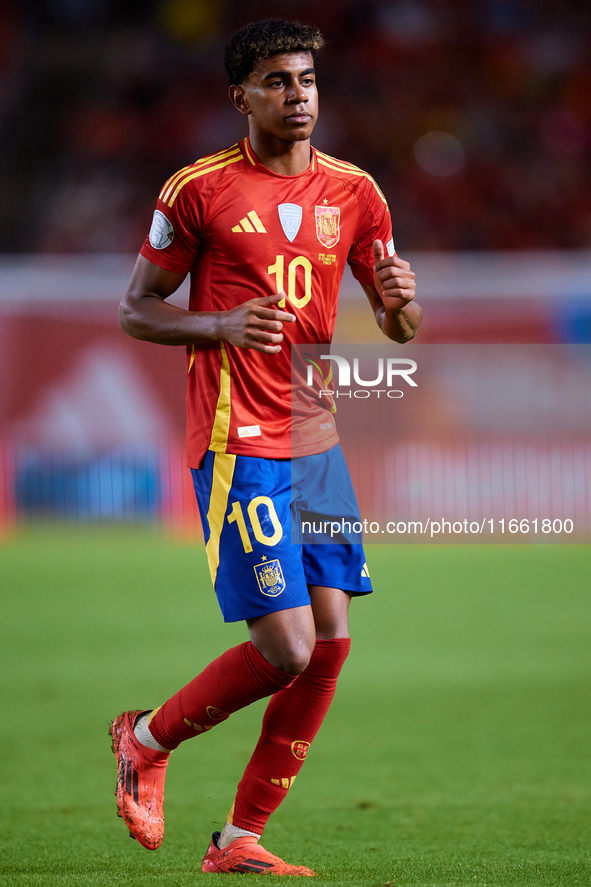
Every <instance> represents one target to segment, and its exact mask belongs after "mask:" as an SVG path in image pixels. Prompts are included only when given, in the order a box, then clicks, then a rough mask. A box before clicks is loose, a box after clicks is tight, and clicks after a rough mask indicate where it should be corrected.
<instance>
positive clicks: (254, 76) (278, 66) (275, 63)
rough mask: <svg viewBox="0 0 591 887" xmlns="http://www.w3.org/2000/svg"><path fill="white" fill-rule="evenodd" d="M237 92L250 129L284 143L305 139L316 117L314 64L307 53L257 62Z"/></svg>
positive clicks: (287, 54) (286, 55)
mask: <svg viewBox="0 0 591 887" xmlns="http://www.w3.org/2000/svg"><path fill="white" fill-rule="evenodd" d="M239 89H240V90H241V91H242V101H243V103H244V104H243V106H242V107H240V108H239V110H241V111H242V113H243V114H248V115H249V116H250V120H251V126H253V127H255V128H256V129H257V130H258V131H259V132H260V133H261V134H263V133H264V134H265V135H268V136H273V137H275V138H279V139H281V140H284V141H288V142H298V141H303V140H305V139H309V138H310V136H311V134H312V130H313V129H314V125H315V123H316V119H317V117H318V93H317V91H316V74H315V72H314V62H313V60H312V56H311V54H310V53H309V52H285V53H280V54H278V55H273V56H271V58H268V59H262V60H261V61H259V62H258V63H257V65H256V67H255V69H254V71H253V72H252V73H251V74H250V76H249V78H248V80H247V81H246V82H245V83H243V84H242V85H241V86H240V87H239Z"/></svg>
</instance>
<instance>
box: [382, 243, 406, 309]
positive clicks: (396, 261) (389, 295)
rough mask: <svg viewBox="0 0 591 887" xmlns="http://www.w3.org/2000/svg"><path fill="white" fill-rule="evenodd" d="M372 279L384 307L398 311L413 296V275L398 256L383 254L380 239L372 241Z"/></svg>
mask: <svg viewBox="0 0 591 887" xmlns="http://www.w3.org/2000/svg"><path fill="white" fill-rule="evenodd" d="M373 262H374V265H373V280H374V286H375V288H376V290H377V291H378V293H379V295H380V297H381V299H382V302H383V303H384V307H385V308H389V309H391V310H393V311H399V310H400V309H401V308H404V306H405V305H407V304H408V303H409V302H412V300H413V299H414V297H415V275H414V273H413V272H412V271H411V270H410V265H409V263H408V262H406V261H405V260H404V259H401V258H399V257H398V256H385V257H384V245H383V243H382V241H381V240H374V242H373Z"/></svg>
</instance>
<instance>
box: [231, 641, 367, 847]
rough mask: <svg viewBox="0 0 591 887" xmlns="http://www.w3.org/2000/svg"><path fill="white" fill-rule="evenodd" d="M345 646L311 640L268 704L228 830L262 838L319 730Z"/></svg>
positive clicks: (339, 668)
mask: <svg viewBox="0 0 591 887" xmlns="http://www.w3.org/2000/svg"><path fill="white" fill-rule="evenodd" d="M350 646H351V640H350V638H335V639H333V640H323V641H316V646H315V648H314V652H313V654H312V657H311V659H310V662H309V664H308V667H307V668H306V670H305V671H303V672H302V674H301V675H300V676H299V678H298V679H297V680H296V681H294V682H293V684H292V685H291V686H289V687H287V688H285V689H283V690H279V692H278V693H275V694H274V696H273V697H272V698H271V700H270V701H269V704H268V706H267V710H266V712H265V716H264V718H263V729H262V732H261V737H260V739H259V741H258V744H257V747H256V748H255V750H254V753H253V756H252V758H251V759H250V762H249V764H248V766H247V768H246V771H245V773H244V776H243V777H242V780H241V782H240V784H239V785H238V793H237V795H236V800H235V801H234V805H233V807H232V810H231V811H230V813H229V815H228V821H229V822H231V823H232V825H236V826H238V827H239V828H244V829H247V830H248V831H250V832H256V834H258V835H260V834H262V831H263V829H264V827H265V825H266V822H267V820H268V818H269V816H270V815H271V813H273V811H274V810H276V809H277V807H278V806H279V804H280V803H281V801H282V800H283V799H284V797H285V796H286V794H287V791H288V789H289V788H290V786H291V785H292V784H293V781H294V779H295V778H296V776H297V774H298V773H299V771H300V768H301V766H302V764H303V762H304V759H305V757H306V754H307V752H308V748H309V747H310V743H311V742H312V740H313V739H314V737H315V736H316V734H317V732H318V730H319V729H320V725H321V724H322V721H323V720H324V716H325V715H326V712H327V711H328V708H329V706H330V703H331V702H332V698H333V696H334V692H335V689H336V684H337V678H338V676H339V673H340V671H341V668H342V667H343V663H344V662H345V659H346V658H347V656H348V653H349V648H350Z"/></svg>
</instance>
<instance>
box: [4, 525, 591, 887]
mask: <svg viewBox="0 0 591 887" xmlns="http://www.w3.org/2000/svg"><path fill="white" fill-rule="evenodd" d="M368 561H369V565H370V571H371V573H372V578H373V580H374V585H375V586H376V588H377V593H376V594H374V595H372V596H371V597H370V598H368V599H365V600H360V601H354V602H353V605H352V611H351V625H352V634H353V639H354V641H353V649H352V654H351V656H350V658H349V661H348V662H347V664H346V666H345V668H344V670H343V674H342V678H341V682H340V685H339V689H338V692H337V697H336V699H335V702H334V704H333V707H332V709H331V711H330V712H329V715H328V717H327V720H326V722H325V724H324V726H323V729H322V730H321V732H320V734H319V736H318V738H317V740H316V742H315V743H314V745H313V746H312V749H311V751H310V753H309V756H308V760H307V762H306V765H305V767H304V768H303V769H302V772H301V774H300V776H299V778H298V780H297V781H296V783H295V785H294V787H293V788H292V790H291V791H290V793H289V796H288V798H287V800H286V801H285V803H284V805H283V806H282V807H281V808H280V810H279V811H278V812H277V813H276V814H275V815H274V817H273V818H272V819H271V821H270V823H269V825H268V827H267V829H266V831H265V835H264V844H265V845H266V846H267V847H268V848H269V849H270V850H272V851H273V852H275V853H278V854H279V855H281V856H283V857H284V858H285V859H287V860H288V861H291V862H294V863H301V864H306V865H309V866H311V867H312V868H314V869H316V870H317V872H318V878H317V879H316V883H317V884H319V885H322V884H325V883H326V884H329V883H330V884H331V885H351V887H363V885H367V887H390V885H395V887H404V885H409V887H410V885H448V884H449V885H452V884H453V885H530V884H541V885H569V887H570V885H575V884H580V885H584V884H586V885H589V884H591V857H590V847H591V841H590V838H591V834H590V829H589V825H590V806H591V805H590V802H591V780H590V776H591V772H590V771H591V765H590V756H589V735H590V731H591V711H590V695H589V690H590V678H591V655H590V650H591V644H590V640H589V638H590V627H591V626H590V622H591V606H590V600H589V598H590V593H591V582H590V581H589V576H590V575H591V548H589V547H587V546H565V547H562V546H552V545H547V546H510V547H500V546H488V547H476V546H408V547H407V546H400V547H395V546H392V547H390V546H378V547H375V548H373V549H370V550H369V551H368ZM0 587H1V589H2V618H1V620H0V634H1V638H0V658H1V660H2V671H1V675H2V678H1V696H2V699H1V707H0V721H1V736H2V754H1V757H0V767H1V769H2V775H1V790H2V804H1V806H0V817H1V820H2V821H1V826H0V834H1V839H0V863H1V867H0V884H1V885H5V884H10V885H23V887H33V885H50V887H55V885H87V884H93V885H137V887H150V885H158V887H188V885H191V887H194V885H195V884H197V883H203V884H206V883H208V884H211V885H214V887H215V885H216V884H218V883H219V884H220V885H221V884H222V883H227V879H228V876H221V875H203V874H202V873H201V871H200V859H201V856H202V855H203V852H204V851H205V849H206V847H207V844H208V842H209V838H210V834H211V832H212V831H213V830H214V829H215V828H219V827H220V826H221V825H222V823H223V822H224V820H225V815H226V813H227V810H228V808H229V806H230V803H231V801H232V798H233V795H234V790H235V786H236V784H237V782H238V780H239V779H240V776H241V773H242V770H243V767H244V765H245V764H246V762H247V760H248V757H249V754H250V751H251V750H252V748H253V746H254V743H255V740H256V737H257V735H258V726H259V724H260V718H261V714H262V711H263V703H259V704H258V705H256V706H253V707H252V708H250V709H248V710H245V711H243V712H239V713H237V714H236V715H233V716H232V718H230V720H229V721H227V722H225V723H223V724H221V725H220V726H219V727H217V728H216V729H215V730H213V731H211V732H210V733H208V734H207V735H205V736H203V737H200V738H196V739H195V740H193V741H192V742H189V743H186V744H185V745H183V746H182V747H181V748H180V749H179V750H178V751H176V752H175V753H174V755H173V758H172V760H171V764H170V768H169V776H168V783H167V811H166V812H167V821H166V834H165V840H164V844H163V846H162V848H161V849H160V850H158V851H156V852H154V853H150V852H148V851H146V850H144V849H142V848H141V847H140V846H139V845H138V844H137V843H135V842H132V841H131V840H130V839H129V837H128V836H127V831H126V829H125V827H124V825H123V823H122V822H121V821H120V820H119V819H117V817H116V816H115V798H114V795H113V791H114V785H115V768H114V758H113V755H112V754H111V751H110V747H109V738H108V736H107V728H108V724H109V721H110V720H111V719H112V717H113V716H114V715H115V714H117V713H118V712H119V711H121V710H122V709H124V708H135V707H138V708H148V707H152V706H155V705H157V704H159V703H161V702H162V701H163V700H164V699H165V698H166V697H167V696H168V695H170V694H171V693H172V692H174V691H175V690H176V689H178V687H179V686H181V685H182V684H183V683H185V682H187V681H188V680H189V679H190V678H192V677H193V675H194V674H196V673H197V672H198V671H199V670H201V668H202V667H204V666H205V665H206V664H207V663H208V661H210V659H212V658H213V657H214V656H216V655H217V654H218V653H220V652H221V651H222V650H223V649H225V648H226V647H228V646H231V645H232V644H235V643H239V642H240V641H242V640H244V639H245V631H244V628H243V627H242V626H241V625H234V626H224V625H223V623H222V621H221V617H220V616H219V614H218V610H217V605H216V603H215V599H214V596H213V593H212V591H211V589H210V583H209V578H208V574H207V567H206V563H205V556H204V553H203V550H202V549H201V548H199V547H196V548H192V547H188V546H181V545H176V544H175V543H174V542H172V541H170V540H167V539H165V538H163V537H161V536H160V535H159V534H158V533H157V532H155V531H151V530H147V529H146V530H142V529H130V528H123V529H120V530H115V529H94V530H93V529H75V528H74V529H69V528H61V529H60V528H55V527H54V528H52V527H46V528H43V527H41V528H31V529H28V530H24V531H22V532H21V533H20V534H19V535H18V536H17V537H16V538H14V539H12V540H9V541H7V542H5V543H4V544H3V545H2V546H1V547H0ZM242 877H246V878H247V879H250V880H254V881H255V882H257V883H258V881H259V879H260V878H261V877H263V876H258V875H247V876H242ZM224 878H225V882H224ZM220 879H221V880H220ZM241 883H242V882H241Z"/></svg>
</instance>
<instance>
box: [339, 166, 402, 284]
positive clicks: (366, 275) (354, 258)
mask: <svg viewBox="0 0 591 887" xmlns="http://www.w3.org/2000/svg"><path fill="white" fill-rule="evenodd" d="M357 199H358V203H359V216H358V222H357V231H356V235H355V242H354V243H353V245H352V247H351V249H350V250H349V255H348V257H347V261H348V262H349V265H350V266H351V271H352V272H353V276H354V277H355V279H356V280H358V281H359V283H361V284H364V285H366V286H373V242H374V240H381V241H382V243H383V244H384V254H385V255H387V256H393V255H395V250H394V241H393V239H392V220H391V217H390V210H389V209H388V204H387V202H386V198H385V197H384V195H383V194H382V192H381V191H380V189H379V188H378V186H377V185H376V183H375V182H374V180H373V179H372V178H371V177H370V176H368V177H367V180H366V181H365V182H364V184H363V187H362V188H360V189H359V191H358V193H357Z"/></svg>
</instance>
